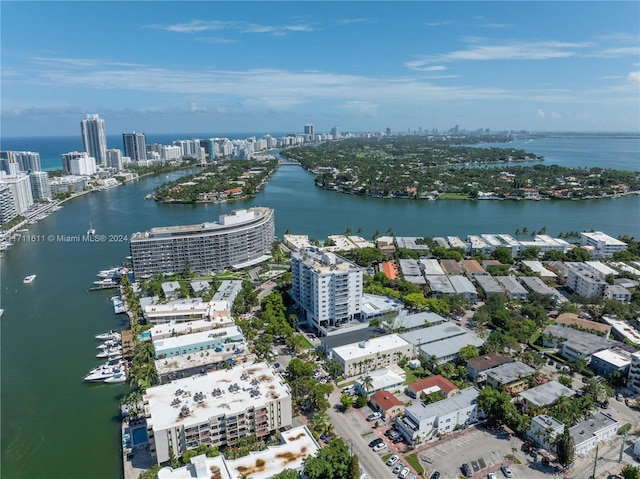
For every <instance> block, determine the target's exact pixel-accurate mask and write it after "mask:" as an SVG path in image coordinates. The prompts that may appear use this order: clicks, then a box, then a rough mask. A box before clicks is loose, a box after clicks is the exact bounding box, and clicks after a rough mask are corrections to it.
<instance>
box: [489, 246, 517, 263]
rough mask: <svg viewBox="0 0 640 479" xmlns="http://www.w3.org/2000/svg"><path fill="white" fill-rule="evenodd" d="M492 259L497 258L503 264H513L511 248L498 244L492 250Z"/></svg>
mask: <svg viewBox="0 0 640 479" xmlns="http://www.w3.org/2000/svg"><path fill="white" fill-rule="evenodd" d="M491 259H496V260H498V261H500V262H501V263H502V264H513V256H512V255H511V250H510V249H509V248H507V247H506V246H498V247H497V248H496V249H494V250H493V251H492V252H491Z"/></svg>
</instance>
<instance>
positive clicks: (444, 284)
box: [426, 274, 456, 294]
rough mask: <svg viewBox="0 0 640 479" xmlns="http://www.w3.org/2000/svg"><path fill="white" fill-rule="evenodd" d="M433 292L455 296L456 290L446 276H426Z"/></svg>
mask: <svg viewBox="0 0 640 479" xmlns="http://www.w3.org/2000/svg"><path fill="white" fill-rule="evenodd" d="M426 279H427V283H429V288H431V291H433V292H434V293H438V294H455V293H456V290H455V288H454V287H453V285H452V284H451V281H449V278H448V277H447V276H446V275H444V274H429V275H427V276H426Z"/></svg>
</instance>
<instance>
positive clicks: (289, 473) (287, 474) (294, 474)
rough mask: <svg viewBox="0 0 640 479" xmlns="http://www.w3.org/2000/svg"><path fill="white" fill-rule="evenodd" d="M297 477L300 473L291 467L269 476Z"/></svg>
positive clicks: (273, 477)
mask: <svg viewBox="0 0 640 479" xmlns="http://www.w3.org/2000/svg"><path fill="white" fill-rule="evenodd" d="M299 477H300V474H298V471H295V470H293V469H284V470H283V471H282V472H279V473H278V474H276V475H275V476H271V478H272V479H298V478H299Z"/></svg>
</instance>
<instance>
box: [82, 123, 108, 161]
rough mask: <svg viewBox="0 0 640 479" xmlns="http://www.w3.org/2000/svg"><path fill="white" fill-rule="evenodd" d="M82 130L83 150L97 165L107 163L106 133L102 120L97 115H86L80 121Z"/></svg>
mask: <svg viewBox="0 0 640 479" xmlns="http://www.w3.org/2000/svg"><path fill="white" fill-rule="evenodd" d="M80 129H81V130H82V143H83V144H84V151H86V152H87V153H88V154H89V156H91V157H93V158H95V161H96V163H97V164H99V165H103V166H105V165H106V164H107V134H106V131H105V128H104V120H103V119H102V118H100V116H99V115H87V117H86V118H85V119H84V120H82V121H81V122H80Z"/></svg>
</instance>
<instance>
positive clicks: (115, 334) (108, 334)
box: [95, 330, 120, 341]
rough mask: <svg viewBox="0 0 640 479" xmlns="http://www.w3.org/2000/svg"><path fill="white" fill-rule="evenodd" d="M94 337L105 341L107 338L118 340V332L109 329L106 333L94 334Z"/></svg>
mask: <svg viewBox="0 0 640 479" xmlns="http://www.w3.org/2000/svg"><path fill="white" fill-rule="evenodd" d="M95 338H96V339H100V340H103V341H106V340H109V339H111V340H116V341H118V340H120V333H119V332H117V331H114V330H111V331H107V332H106V333H100V334H96V335H95Z"/></svg>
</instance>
